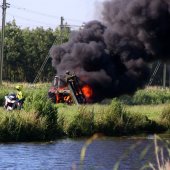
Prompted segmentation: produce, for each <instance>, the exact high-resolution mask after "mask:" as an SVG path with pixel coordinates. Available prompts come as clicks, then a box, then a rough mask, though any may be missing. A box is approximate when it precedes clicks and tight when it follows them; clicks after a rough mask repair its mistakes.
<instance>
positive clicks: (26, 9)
mask: <svg viewBox="0 0 170 170" xmlns="http://www.w3.org/2000/svg"><path fill="white" fill-rule="evenodd" d="M11 8H15V9H18V10H22V11H25V12H28V13H34V14H37V15H41V16H45V17H49V18H55V19H56V18H60V17H59V16H56V15H49V14H46V13H42V12H38V11H34V10H31V9H28V8H23V7H18V6H15V5H11ZM66 19H67V20H71V21H76V22H84V21H81V20H77V19H73V18H66Z"/></svg>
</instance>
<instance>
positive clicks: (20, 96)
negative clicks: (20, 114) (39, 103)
mask: <svg viewBox="0 0 170 170" xmlns="http://www.w3.org/2000/svg"><path fill="white" fill-rule="evenodd" d="M15 88H16V90H17V94H16V97H17V102H18V104H19V109H21V108H22V105H23V103H24V97H23V93H22V86H19V85H18V86H16V87H15Z"/></svg>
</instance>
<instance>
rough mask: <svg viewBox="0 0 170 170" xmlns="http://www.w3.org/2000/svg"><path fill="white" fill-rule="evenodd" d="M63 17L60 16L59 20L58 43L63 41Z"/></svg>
mask: <svg viewBox="0 0 170 170" xmlns="http://www.w3.org/2000/svg"><path fill="white" fill-rule="evenodd" d="M63 22H64V18H63V17H61V20H60V44H62V43H63V28H64V23H63Z"/></svg>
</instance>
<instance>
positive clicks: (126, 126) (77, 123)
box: [0, 83, 170, 141]
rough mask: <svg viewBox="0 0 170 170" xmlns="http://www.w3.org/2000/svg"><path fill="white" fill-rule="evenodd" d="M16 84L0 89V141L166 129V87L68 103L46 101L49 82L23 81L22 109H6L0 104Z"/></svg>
mask: <svg viewBox="0 0 170 170" xmlns="http://www.w3.org/2000/svg"><path fill="white" fill-rule="evenodd" d="M18 84H19V85H20V83H17V84H11V83H5V84H3V86H2V88H1V89H0V106H1V107H0V141H42V140H54V139H57V138H59V137H63V136H68V137H80V136H91V135H93V134H95V133H103V134H105V135H108V136H117V135H118V136H120V135H132V134H141V133H160V132H167V131H168V130H169V129H170V116H169V115H170V107H169V100H168V99H169V98H168V97H169V96H170V90H169V89H164V90H163V89H161V88H155V87H154V88H153V89H152V88H146V89H143V90H139V91H137V92H136V93H135V94H134V95H133V96H123V97H122V96H121V97H120V98H114V99H112V100H111V103H108V104H101V103H98V104H87V105H71V106H69V105H65V104H53V103H51V102H50V100H49V99H48V97H47V92H48V89H49V87H50V83H45V84H44V83H39V84H34V85H33V84H27V83H23V84H22V86H23V91H24V95H25V98H26V99H25V103H24V109H23V110H14V111H11V112H7V111H6V110H5V109H4V108H3V107H2V106H3V101H4V96H5V95H6V94H8V93H9V92H11V91H15V86H16V85H18ZM166 99H167V100H166Z"/></svg>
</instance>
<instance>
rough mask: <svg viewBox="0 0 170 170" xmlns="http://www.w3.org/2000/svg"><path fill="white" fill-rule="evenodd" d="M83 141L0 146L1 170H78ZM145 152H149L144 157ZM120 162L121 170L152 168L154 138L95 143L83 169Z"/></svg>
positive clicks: (104, 169)
mask: <svg viewBox="0 0 170 170" xmlns="http://www.w3.org/2000/svg"><path fill="white" fill-rule="evenodd" d="M85 141H86V139H77V140H73V139H62V140H58V141H55V142H52V143H14V144H0V156H1V159H0V169H8V170H23V169H27V170H52V169H56V170H67V169H68V170H71V169H76V170H77V169H80V165H79V163H80V152H81V149H82V147H83V145H84V143H85ZM144 148H148V152H147V153H146V154H144V153H143V151H144ZM142 154H143V155H142ZM119 160H120V166H119V169H120V170H139V169H140V168H142V167H143V166H144V165H146V164H147V163H148V162H152V163H154V164H155V163H156V161H155V153H154V142H153V136H148V137H128V138H127V137H124V138H102V139H98V140H95V141H94V142H93V143H92V144H90V145H89V146H88V148H87V151H86V155H85V159H84V162H83V166H82V168H83V170H86V169H87V170H89V169H95V170H112V169H113V167H114V165H115V164H116V163H118V161H119Z"/></svg>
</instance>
